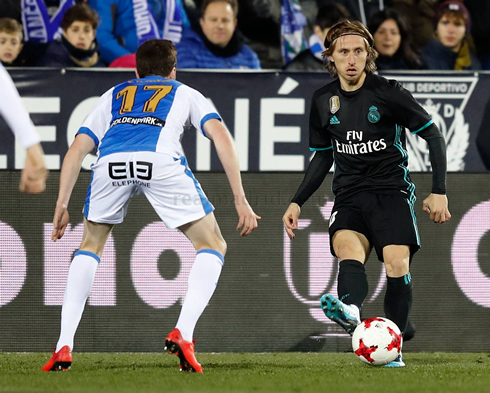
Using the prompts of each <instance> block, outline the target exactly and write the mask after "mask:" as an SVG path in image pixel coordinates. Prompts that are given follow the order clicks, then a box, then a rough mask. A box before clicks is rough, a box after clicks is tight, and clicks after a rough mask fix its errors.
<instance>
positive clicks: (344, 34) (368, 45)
mask: <svg viewBox="0 0 490 393" xmlns="http://www.w3.org/2000/svg"><path fill="white" fill-rule="evenodd" d="M346 35H358V36H359V37H362V39H363V40H364V41H365V42H366V45H367V47H368V48H371V44H370V43H369V41H368V40H367V39H366V37H364V36H363V35H362V34H359V33H354V32H352V33H343V34H341V35H339V36H338V37H335V38H334V40H333V41H332V42H331V43H330V45H329V46H328V47H329V48H330V47H331V46H332V45H334V44H335V42H336V41H337V40H338V39H339V38H340V37H345V36H346Z"/></svg>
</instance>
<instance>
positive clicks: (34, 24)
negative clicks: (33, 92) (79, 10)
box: [0, 0, 85, 66]
mask: <svg viewBox="0 0 490 393" xmlns="http://www.w3.org/2000/svg"><path fill="white" fill-rule="evenodd" d="M84 1H85V0H63V1H62V0H0V16H2V17H8V18H12V19H15V20H17V21H18V22H21V23H22V25H23V29H24V46H23V48H22V52H21V53H20V55H19V57H18V59H17V61H16V62H15V64H16V65H17V64H18V65H23V66H30V65H37V63H38V62H39V60H40V59H41V58H42V57H43V56H44V53H45V52H46V49H47V47H48V45H49V43H50V42H52V41H54V40H55V39H56V38H58V36H59V27H60V23H61V20H62V18H63V15H64V13H65V12H66V10H67V9H68V8H70V7H72V6H73V5H75V3H81V2H84Z"/></svg>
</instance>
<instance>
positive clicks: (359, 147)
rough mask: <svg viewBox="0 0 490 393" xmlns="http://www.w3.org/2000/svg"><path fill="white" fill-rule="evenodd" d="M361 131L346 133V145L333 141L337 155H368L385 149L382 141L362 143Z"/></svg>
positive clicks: (384, 143)
mask: <svg viewBox="0 0 490 393" xmlns="http://www.w3.org/2000/svg"><path fill="white" fill-rule="evenodd" d="M362 138H363V132H362V131H347V141H348V143H342V142H339V141H338V140H335V146H336V148H337V152H338V153H344V154H368V153H374V152H376V151H380V150H384V149H386V147H387V145H386V142H385V140H384V138H383V139H376V140H374V141H367V142H363V141H362Z"/></svg>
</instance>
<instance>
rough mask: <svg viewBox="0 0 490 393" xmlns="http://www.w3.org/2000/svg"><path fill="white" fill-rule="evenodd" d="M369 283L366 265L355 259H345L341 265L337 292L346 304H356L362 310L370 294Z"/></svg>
mask: <svg viewBox="0 0 490 393" xmlns="http://www.w3.org/2000/svg"><path fill="white" fill-rule="evenodd" d="M368 289H369V287H368V282H367V276H366V270H365V269H364V265H363V264H362V263H361V262H359V261H356V260H355V259H344V260H343V261H342V262H340V265H339V281H338V287H337V292H338V294H339V299H340V300H341V301H342V302H344V303H345V304H355V305H356V306H357V307H359V309H361V306H362V302H363V301H364V299H365V298H366V296H367V293H368Z"/></svg>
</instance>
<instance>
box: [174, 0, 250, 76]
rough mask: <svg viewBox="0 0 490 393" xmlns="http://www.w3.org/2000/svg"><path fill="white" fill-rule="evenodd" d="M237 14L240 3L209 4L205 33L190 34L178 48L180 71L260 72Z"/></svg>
mask: <svg viewBox="0 0 490 393" xmlns="http://www.w3.org/2000/svg"><path fill="white" fill-rule="evenodd" d="M237 14H238V2H237V0H205V1H204V2H203V4H202V17H201V19H200V25H201V29H198V30H199V31H198V32H197V33H195V32H192V31H189V32H187V33H186V34H185V35H184V37H183V38H182V41H181V42H180V43H179V44H177V67H178V68H215V69H216V68H224V69H237V68H249V69H260V61H259V58H258V56H257V54H256V53H255V52H254V51H253V50H252V49H250V48H249V47H248V46H247V45H245V44H244V42H243V39H242V36H241V34H240V33H239V31H238V30H237V29H236V25H237V19H236V17H237Z"/></svg>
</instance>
